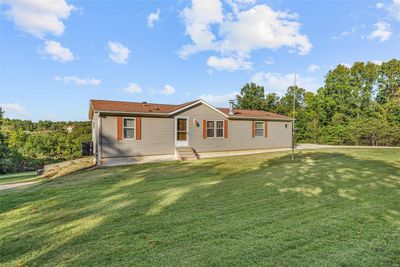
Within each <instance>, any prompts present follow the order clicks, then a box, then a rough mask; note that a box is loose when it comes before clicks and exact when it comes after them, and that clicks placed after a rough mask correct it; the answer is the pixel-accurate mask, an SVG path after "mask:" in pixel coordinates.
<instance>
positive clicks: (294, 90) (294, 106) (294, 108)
mask: <svg viewBox="0 0 400 267" xmlns="http://www.w3.org/2000/svg"><path fill="white" fill-rule="evenodd" d="M295 112H296V73H295V74H294V83H293V114H292V115H293V120H292V160H294V146H295V141H294V131H295V127H294V120H295Z"/></svg>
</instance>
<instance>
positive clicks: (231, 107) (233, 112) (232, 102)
mask: <svg viewBox="0 0 400 267" xmlns="http://www.w3.org/2000/svg"><path fill="white" fill-rule="evenodd" d="M234 106H235V100H229V113H228V114H229V115H235V111H234V109H233V108H234Z"/></svg>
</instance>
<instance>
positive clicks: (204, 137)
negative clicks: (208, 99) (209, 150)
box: [203, 120, 207, 139]
mask: <svg viewBox="0 0 400 267" xmlns="http://www.w3.org/2000/svg"><path fill="white" fill-rule="evenodd" d="M206 138H207V121H206V120H203V139H206Z"/></svg>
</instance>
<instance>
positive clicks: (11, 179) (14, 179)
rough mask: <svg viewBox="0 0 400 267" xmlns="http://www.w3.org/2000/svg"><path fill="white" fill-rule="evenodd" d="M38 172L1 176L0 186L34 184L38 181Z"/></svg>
mask: <svg viewBox="0 0 400 267" xmlns="http://www.w3.org/2000/svg"><path fill="white" fill-rule="evenodd" d="M36 178H37V175H36V172H18V173H11V174H4V175H0V185H2V184H11V183H24V182H33V181H34V180H36Z"/></svg>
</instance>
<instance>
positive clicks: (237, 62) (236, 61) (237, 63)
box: [207, 56, 252, 71]
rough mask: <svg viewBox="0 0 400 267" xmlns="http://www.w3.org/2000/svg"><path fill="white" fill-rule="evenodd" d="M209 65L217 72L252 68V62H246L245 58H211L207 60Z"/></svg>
mask: <svg viewBox="0 0 400 267" xmlns="http://www.w3.org/2000/svg"><path fill="white" fill-rule="evenodd" d="M207 65H208V66H209V67H211V68H214V69H216V70H228V71H234V70H248V69H251V67H252V62H249V61H246V60H245V59H244V58H239V57H236V58H234V57H225V58H217V57H215V56H211V57H209V58H208V60H207Z"/></svg>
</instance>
